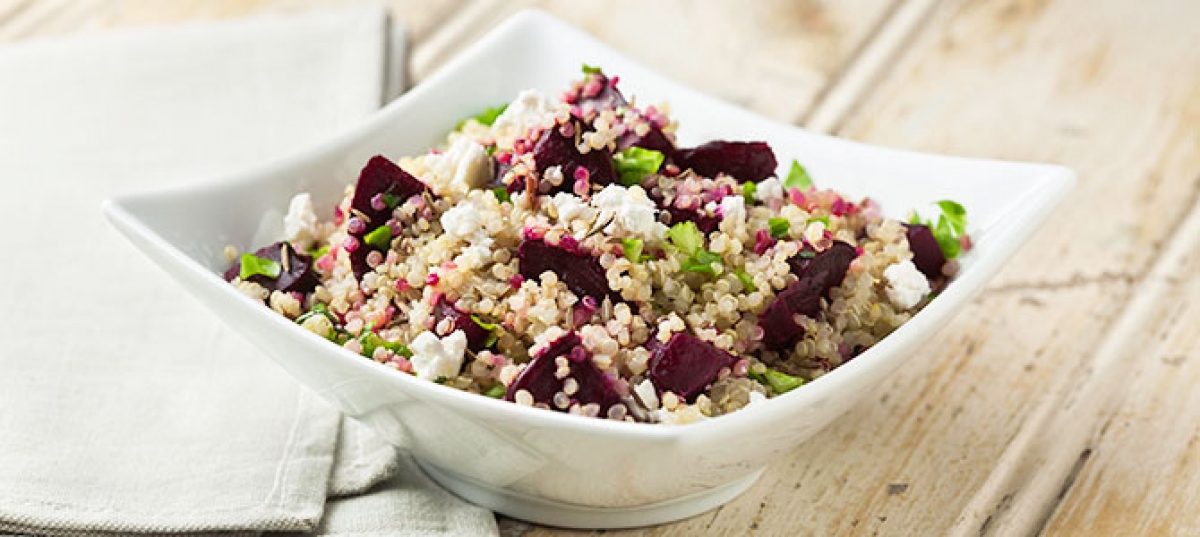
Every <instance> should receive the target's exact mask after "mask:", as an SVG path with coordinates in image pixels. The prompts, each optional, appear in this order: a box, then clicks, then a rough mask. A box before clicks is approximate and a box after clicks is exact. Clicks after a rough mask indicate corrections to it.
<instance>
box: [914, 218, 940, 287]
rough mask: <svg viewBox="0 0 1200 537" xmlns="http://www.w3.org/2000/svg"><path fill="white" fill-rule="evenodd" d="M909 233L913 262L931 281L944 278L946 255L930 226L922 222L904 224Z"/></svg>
mask: <svg viewBox="0 0 1200 537" xmlns="http://www.w3.org/2000/svg"><path fill="white" fill-rule="evenodd" d="M904 227H906V228H907V233H908V247H909V249H911V250H912V253H913V264H914V265H916V266H917V270H919V271H921V273H922V274H924V275H925V277H926V278H929V281H931V282H932V281H937V280H939V279H941V278H942V266H943V265H945V264H946V255H945V254H943V253H942V248H941V247H940V246H938V243H937V239H935V238H933V232H932V231H930V229H929V226H926V225H922V224H904Z"/></svg>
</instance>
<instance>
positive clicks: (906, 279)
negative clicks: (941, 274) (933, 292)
mask: <svg viewBox="0 0 1200 537" xmlns="http://www.w3.org/2000/svg"><path fill="white" fill-rule="evenodd" d="M883 277H884V278H886V279H887V281H888V286H887V296H888V300H891V301H892V304H894V305H895V306H896V307H897V308H900V309H902V310H906V309H909V308H911V307H913V306H916V305H917V303H918V302H920V301H921V299H922V298H924V297H925V295H927V294H929V291H930V289H929V280H927V279H925V275H924V274H921V271H919V270H917V266H916V265H914V264H913V262H912V261H905V262H903V263H895V264H893V265H889V266H888V267H887V268H886V269H883Z"/></svg>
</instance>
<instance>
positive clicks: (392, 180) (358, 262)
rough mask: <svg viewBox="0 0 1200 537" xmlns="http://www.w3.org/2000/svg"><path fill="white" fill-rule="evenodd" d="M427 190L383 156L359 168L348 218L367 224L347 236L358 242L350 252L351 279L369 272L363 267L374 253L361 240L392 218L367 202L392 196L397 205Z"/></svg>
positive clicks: (384, 211) (389, 214) (383, 210)
mask: <svg viewBox="0 0 1200 537" xmlns="http://www.w3.org/2000/svg"><path fill="white" fill-rule="evenodd" d="M428 190H429V188H428V187H426V186H425V183H422V182H421V181H420V180H419V179H417V178H416V177H413V176H412V175H410V174H409V173H408V172H406V171H404V170H402V169H401V168H400V167H399V166H397V165H396V164H395V163H393V162H392V161H390V160H388V159H387V157H384V156H383V155H375V156H374V157H371V160H369V161H367V165H366V166H363V169H362V172H360V173H359V175H358V182H357V183H355V185H354V198H353V199H352V200H351V201H350V209H351V214H350V217H351V218H363V217H366V220H367V221H364V222H363V224H365V225H364V226H362V230H361V231H360V232H359V233H351V234H350V236H351V237H354V239H355V240H357V241H358V248H357V249H355V250H354V251H352V252H350V267H351V269H353V270H354V275H355V276H357V277H359V278H362V275H363V274H366V273H367V272H368V271H370V270H371V268H370V267H369V266H368V265H367V255H369V254H370V253H371V252H372V251H375V249H374V248H373V247H371V246H370V245H368V244H366V241H365V240H363V237H365V236H366V235H367V234H369V233H370V232H372V231H374V230H375V229H376V228H378V227H379V226H382V225H384V224H386V223H387V221H388V219H389V218H391V215H392V208H388V207H384V208H383V209H376V208H375V206H373V204H372V203H371V199H372V198H374V197H375V196H379V195H391V196H395V199H397V200H399V203H404V201H405V200H407V199H409V198H411V197H413V196H415V195H418V194H421V193H422V192H426V191H428Z"/></svg>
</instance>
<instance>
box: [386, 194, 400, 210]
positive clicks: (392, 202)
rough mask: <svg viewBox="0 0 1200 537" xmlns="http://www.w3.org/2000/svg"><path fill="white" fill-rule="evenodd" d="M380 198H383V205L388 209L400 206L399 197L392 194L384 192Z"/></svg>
mask: <svg viewBox="0 0 1200 537" xmlns="http://www.w3.org/2000/svg"><path fill="white" fill-rule="evenodd" d="M381 197H382V198H383V204H384V205H387V208H388V209H395V208H396V206H397V205H400V202H401V201H403V200H401V199H400V196H397V195H395V194H392V193H391V192H384V193H383V196H381Z"/></svg>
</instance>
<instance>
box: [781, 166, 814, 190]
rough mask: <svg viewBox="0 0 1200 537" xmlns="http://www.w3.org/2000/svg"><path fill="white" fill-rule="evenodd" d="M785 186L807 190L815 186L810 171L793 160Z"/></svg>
mask: <svg viewBox="0 0 1200 537" xmlns="http://www.w3.org/2000/svg"><path fill="white" fill-rule="evenodd" d="M783 186H785V187H788V188H799V189H801V190H805V189H807V188H808V187H810V186H813V181H812V177H810V176H809V175H808V170H805V169H804V166H801V165H800V162H799V161H796V160H793V161H792V169H791V170H790V171H788V176H787V180H786V181H784V182H783Z"/></svg>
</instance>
